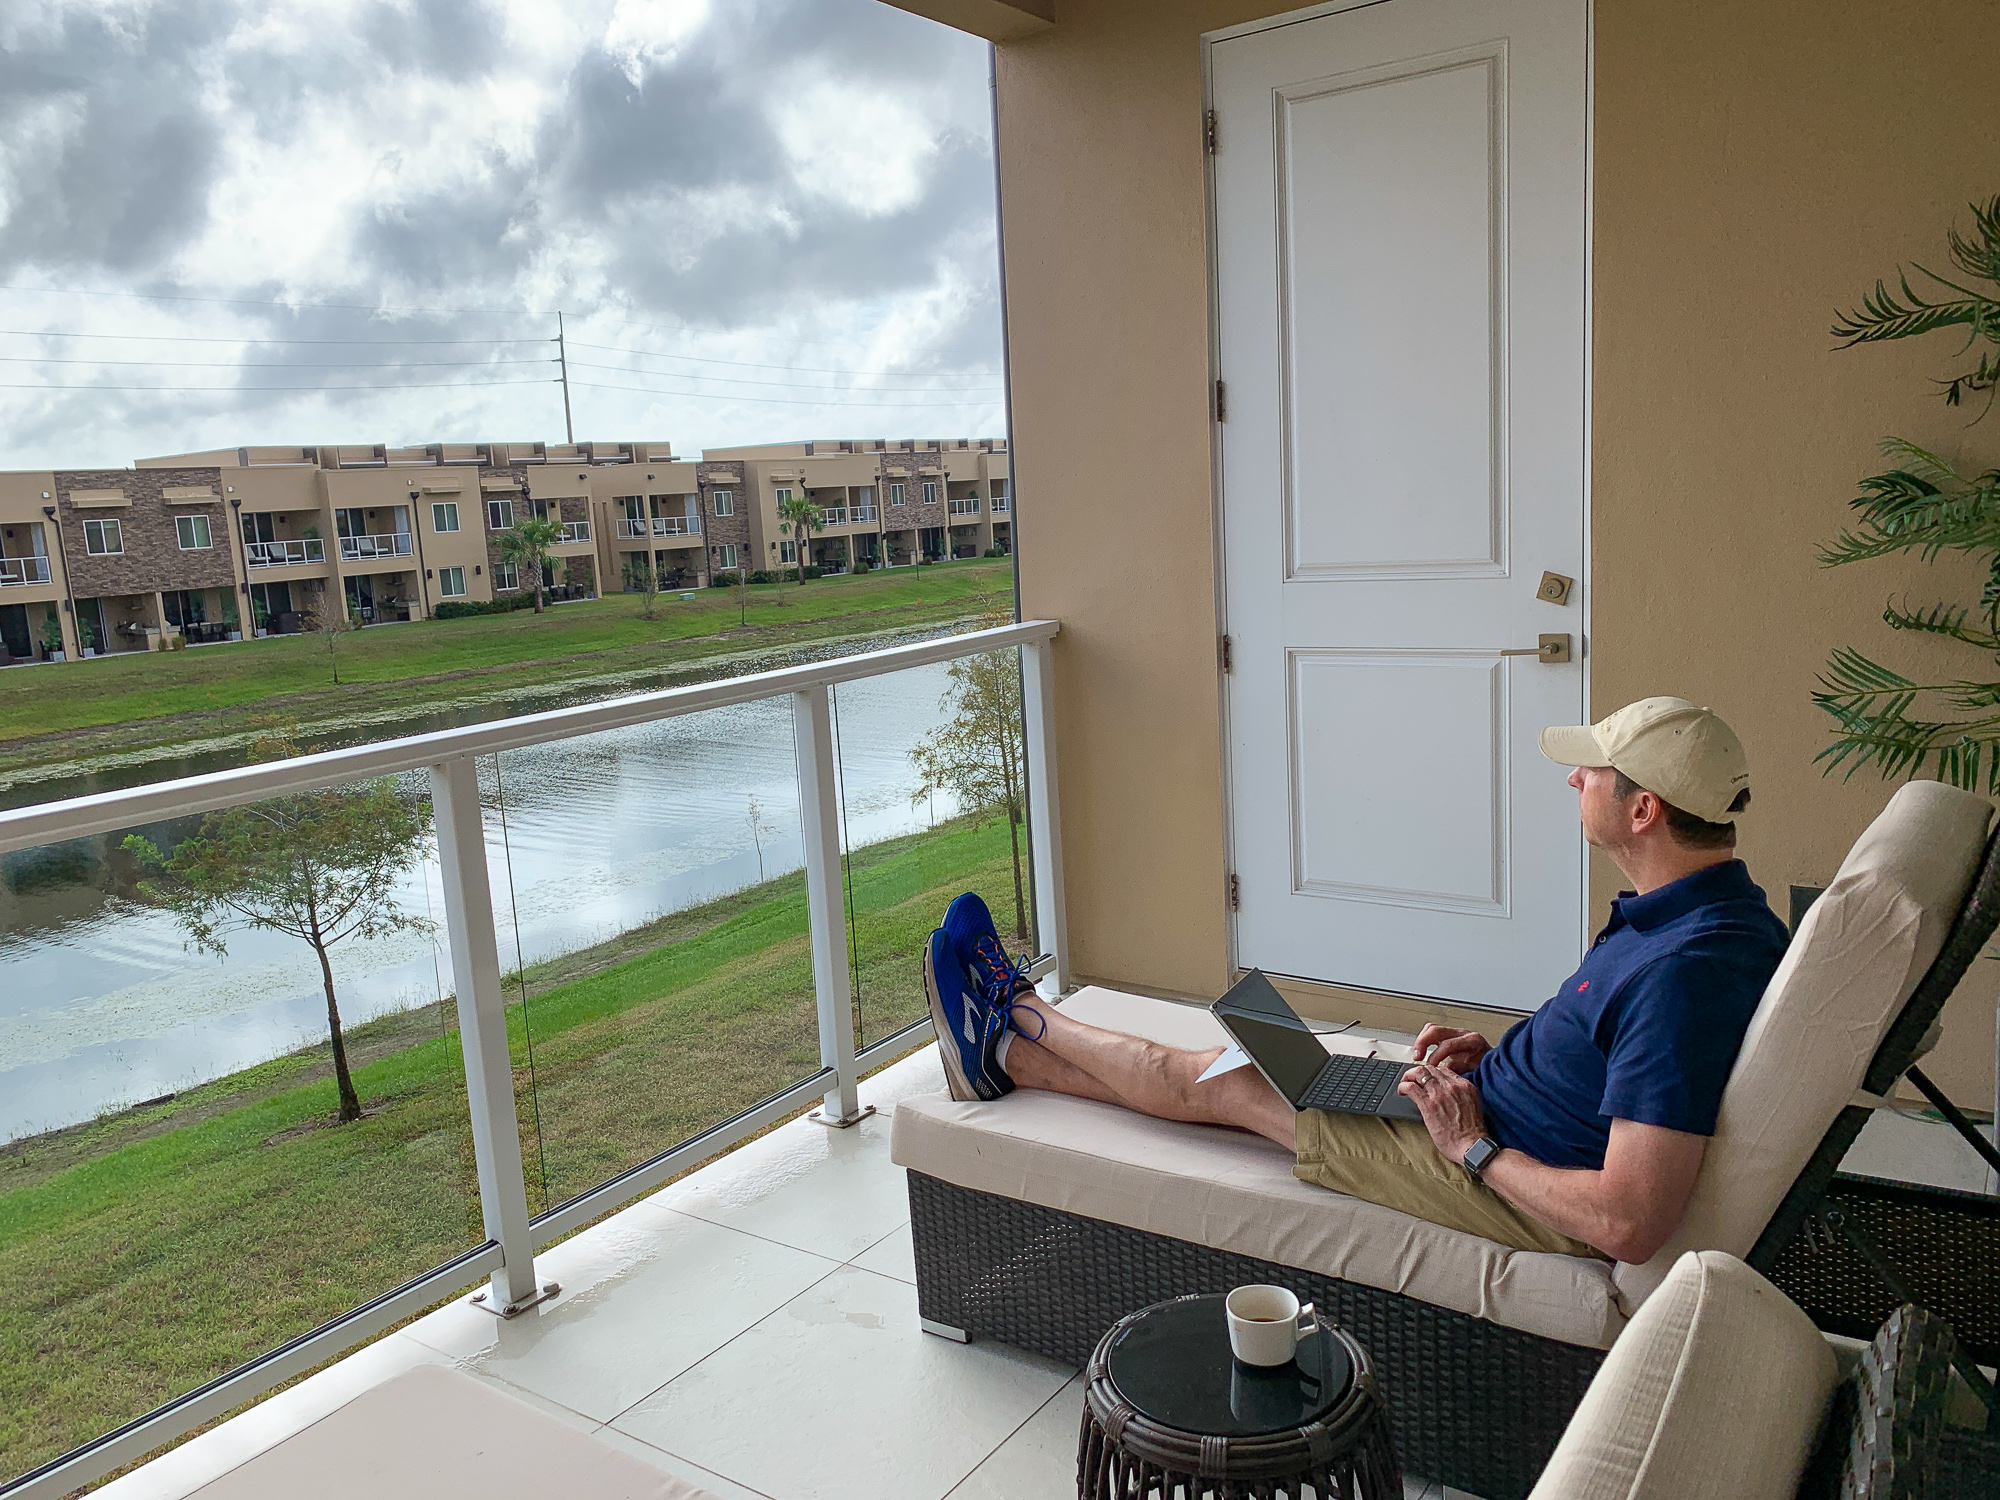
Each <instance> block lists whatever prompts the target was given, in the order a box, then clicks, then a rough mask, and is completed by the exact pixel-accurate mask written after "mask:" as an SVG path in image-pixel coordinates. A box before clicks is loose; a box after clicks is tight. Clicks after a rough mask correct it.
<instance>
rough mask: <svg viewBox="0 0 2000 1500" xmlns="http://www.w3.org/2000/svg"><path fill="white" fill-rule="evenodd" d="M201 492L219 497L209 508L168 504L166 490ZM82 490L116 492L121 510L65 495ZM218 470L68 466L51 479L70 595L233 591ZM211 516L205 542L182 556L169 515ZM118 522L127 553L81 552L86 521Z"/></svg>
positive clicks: (230, 540) (229, 543) (233, 572)
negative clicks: (122, 498)
mask: <svg viewBox="0 0 2000 1500" xmlns="http://www.w3.org/2000/svg"><path fill="white" fill-rule="evenodd" d="M189 488H192V489H201V488H206V489H209V490H211V491H213V492H214V494H215V495H216V496H217V498H216V499H215V500H213V501H210V502H208V503H206V504H199V505H191V504H174V505H170V504H168V503H167V501H166V499H165V498H164V492H165V491H166V490H169V489H189ZM79 490H120V491H122V492H123V493H124V496H125V499H126V501H127V502H128V503H127V504H125V505H122V506H91V505H84V506H78V505H76V504H74V503H72V501H71V499H70V497H71V495H73V494H74V493H76V492H77V491H79ZM221 495H222V471H221V470H220V469H66V470H59V471H57V473H56V476H55V496H56V519H57V520H58V521H59V522H60V523H61V525H60V528H59V529H60V531H61V533H62V556H63V567H64V568H65V570H66V571H67V572H68V574H69V584H70V589H71V591H72V592H73V593H74V594H75V595H76V597H77V598H79V599H94V598H99V597H102V596H106V595H115V594H151V593H156V592H164V591H167V590H172V589H223V590H233V589H234V588H235V587H236V569H235V564H234V563H233V562H232V561H231V557H230V548H231V547H232V546H234V544H235V538H234V537H233V536H232V535H231V534H230V530H229V519H228V517H227V515H226V514H225V507H224V505H223V503H222V500H221V498H220V497H221ZM183 515H200V516H207V517H208V537H209V545H208V546H207V548H205V549H203V550H200V551H191V552H183V551H182V550H181V546H180V537H179V534H178V532H177V530H176V528H175V526H174V518H175V517H176V516H183ZM96 520H116V521H117V522H118V523H119V529H120V530H121V531H122V532H123V533H124V537H123V540H124V544H125V550H124V552H123V553H121V554H118V555H115V556H109V557H105V556H96V557H93V556H91V555H90V554H89V553H88V552H86V551H85V550H84V540H83V523H84V522H85V521H96Z"/></svg>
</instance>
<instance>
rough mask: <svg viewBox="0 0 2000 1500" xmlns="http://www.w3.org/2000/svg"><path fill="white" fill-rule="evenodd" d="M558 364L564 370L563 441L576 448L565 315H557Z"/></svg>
mask: <svg viewBox="0 0 2000 1500" xmlns="http://www.w3.org/2000/svg"><path fill="white" fill-rule="evenodd" d="M556 364H557V365H558V366H559V367H560V368H561V370H562V388H563V441H564V442H566V443H568V444H569V445H570V446H571V447H572V448H574V447H575V446H576V424H575V423H573V422H571V421H570V418H569V346H568V345H567V344H565V343H564V342H563V315H562V314H561V313H560V312H558V313H557V314H556Z"/></svg>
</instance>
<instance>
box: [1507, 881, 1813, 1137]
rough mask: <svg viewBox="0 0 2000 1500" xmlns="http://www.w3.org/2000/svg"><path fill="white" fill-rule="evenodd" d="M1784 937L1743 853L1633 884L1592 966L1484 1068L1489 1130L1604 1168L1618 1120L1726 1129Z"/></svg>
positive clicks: (1594, 950)
mask: <svg viewBox="0 0 2000 1500" xmlns="http://www.w3.org/2000/svg"><path fill="white" fill-rule="evenodd" d="M1786 942H1787V936H1786V932H1785V927H1784V924H1783V923H1782V922H1780V921H1779V920H1778V919H1777V918H1776V917H1775V916H1773V915H1772V913H1771V908H1770V907H1769V906H1767V905H1765V903H1764V893H1763V891H1761V890H1759V889H1758V888H1757V886H1756V885H1754V884H1753V883H1752V882H1751V880H1750V871H1749V868H1748V867H1747V866H1745V865H1744V863H1743V861H1742V860H1740V859H1732V860H1727V861H1725V862H1724V863H1722V864H1718V865H1710V866H1709V867H1708V868H1707V869H1705V870H1697V871H1696V872H1695V873H1694V874H1692V875H1686V876H1683V877H1682V878H1681V879H1679V880H1676V881H1674V882H1673V883H1672V884H1671V885H1663V886H1661V887H1660V888H1659V889H1658V890H1652V891H1648V892H1646V894H1645V895H1643V896H1635V895H1633V894H1632V893H1631V892H1630V891H1627V892H1625V893H1624V894H1623V895H1621V896H1620V897H1619V898H1618V899H1617V900H1616V901H1614V902H1612V903H1611V920H1610V921H1609V922H1608V923H1606V924H1605V927H1604V931H1602V932H1600V933H1599V934H1598V935H1597V941H1596V942H1595V943H1593V944H1592V945H1591V949H1590V952H1589V953H1588V954H1587V955H1585V957H1584V960H1583V967H1582V968H1580V969H1578V970H1577V971H1576V972H1575V973H1574V974H1572V975H1570V977H1569V978H1568V980H1566V981H1565V982H1564V984H1563V987H1562V989H1561V990H1560V991H1558V992H1557V994H1556V995H1555V997H1554V998H1553V999H1551V1000H1550V1001H1549V1002H1548V1003H1547V1004H1546V1005H1544V1006H1543V1007H1542V1008H1541V1009H1540V1010H1538V1011H1536V1012H1535V1013H1534V1014H1533V1015H1532V1016H1530V1017H1529V1018H1528V1019H1527V1020H1525V1021H1523V1022H1521V1023H1520V1024H1519V1025H1517V1026H1515V1027H1513V1028H1512V1029H1511V1030H1510V1031H1508V1033H1507V1035H1506V1036H1505V1037H1503V1038H1501V1041H1500V1045H1499V1046H1497V1047H1495V1048H1494V1049H1493V1050H1492V1051H1490V1052H1488V1053H1487V1054H1486V1056H1485V1057H1483V1058H1481V1059H1480V1061H1479V1066H1478V1067H1477V1068H1475V1069H1474V1070H1473V1073H1472V1077H1473V1081H1474V1082H1476V1083H1477V1084H1478V1085H1479V1092H1480V1099H1481V1102H1482V1103H1483V1104H1484V1106H1485V1110H1486V1120H1487V1126H1488V1131H1489V1133H1490V1134H1491V1135H1492V1137H1493V1139H1494V1140H1496V1141H1498V1142H1499V1143H1500V1144H1501V1145H1503V1146H1511V1147H1513V1148H1514V1149H1515V1150H1517V1151H1525V1152H1526V1153H1527V1154H1528V1155H1530V1156H1532V1157H1534V1158H1535V1159H1536V1160H1538V1161H1543V1162H1546V1163H1548V1164H1549V1165H1550V1166H1552V1167H1586V1168H1590V1169H1592V1170H1595V1169H1598V1168H1601V1167H1602V1166H1603V1165H1604V1148H1605V1146H1606V1145H1607V1144H1608V1143H1609V1141H1610V1139H1611V1122H1612V1121H1613V1120H1636V1121H1638V1122H1639V1123H1640V1124H1642V1125H1664V1126H1665V1127H1666V1128H1667V1129H1669V1130H1682V1131H1686V1132H1687V1133H1688V1134H1690V1135H1713V1134H1715V1116H1716V1111H1717V1110H1718V1109H1719V1108H1720V1107H1721V1104H1722V1086H1723V1085H1724V1084H1725V1083H1727V1082H1728V1081H1729V1070H1730V1068H1731V1067H1732V1066H1734V1065H1735V1062H1736V1052H1737V1049H1738V1048H1739V1047H1741V1046H1742V1045H1743V1033H1744V1031H1745V1030H1746V1029H1747V1028H1748V1027H1749V1025H1750V1016H1751V1014H1752V1013H1753V1012H1754V1011H1755V1010H1756V1009H1757V1001H1758V999H1759V998H1760V997H1761V996H1762V995H1763V993H1764V986H1765V985H1767V984H1769V983H1770V981H1771V975H1772V974H1773V973H1774V972H1775V971H1776V970H1777V967H1778V960H1779V959H1780V958H1782V957H1783V956H1784V953H1785V944H1786Z"/></svg>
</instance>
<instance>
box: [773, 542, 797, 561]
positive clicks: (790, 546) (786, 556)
mask: <svg viewBox="0 0 2000 1500" xmlns="http://www.w3.org/2000/svg"><path fill="white" fill-rule="evenodd" d="M798 560H799V544H798V543H797V542H780V543H778V561H779V562H781V563H795V562H797V561H798Z"/></svg>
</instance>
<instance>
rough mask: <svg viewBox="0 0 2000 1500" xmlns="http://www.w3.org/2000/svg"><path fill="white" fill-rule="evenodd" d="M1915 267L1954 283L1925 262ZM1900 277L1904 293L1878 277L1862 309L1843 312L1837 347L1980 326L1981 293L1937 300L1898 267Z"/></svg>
mask: <svg viewBox="0 0 2000 1500" xmlns="http://www.w3.org/2000/svg"><path fill="white" fill-rule="evenodd" d="M1913 269H1915V270H1916V271H1917V272H1918V274H1920V275H1923V276H1928V277H1929V278H1930V279H1931V280H1932V281H1935V282H1937V283H1939V284H1940V285H1944V286H1949V285H1950V283H1949V282H1947V281H1945V279H1944V278H1943V277H1942V276H1939V275H1938V274H1937V273H1936V272H1934V271H1927V270H1925V269H1924V268H1923V267H1922V266H1916V267H1914V268H1913ZM1896 280H1897V283H1898V284H1899V285H1900V286H1901V288H1902V294H1901V296H1900V297H1899V296H1898V295H1897V294H1896V293H1895V292H1892V291H1890V290H1889V287H1888V283H1886V282H1882V281H1878V282H1876V283H1875V290H1874V291H1872V292H1870V293H1869V294H1868V295H1867V296H1865V297H1863V298H1862V299H1861V307H1860V309H1859V310H1858V311H1855V312H1849V313H1843V314H1841V315H1840V316H1839V317H1838V318H1837V319H1836V320H1835V321H1834V325H1833V327H1832V329H1831V330H1830V332H1831V333H1832V334H1833V336H1834V337H1835V338H1837V339H1839V340H1840V343H1839V345H1838V346H1837V347H1839V348H1842V349H1852V348H1853V347H1854V346H1855V345H1856V344H1879V343H1883V342H1885V341H1886V340H1889V339H1907V338H1915V337H1917V336H1919V335H1921V334H1926V333H1935V332H1936V331H1937V330H1938V329H1940V328H1966V327H1970V328H1973V329H1975V330H1978V329H1979V328H1980V326H1981V322H1982V319H1981V315H1980V309H1981V304H1982V302H1984V300H1985V299H1984V298H1982V297H1980V296H1979V295H1978V294H1977V293H1968V294H1966V295H1963V296H1959V297H1953V298H1949V299H1945V300H1941V301H1936V302H1933V301H1930V300H1928V299H1926V298H1924V297H1923V296H1921V295H1919V294H1918V293H1917V291H1916V290H1915V289H1914V288H1912V287H1911V285H1910V277H1909V273H1908V272H1907V271H1898V272H1897V273H1896ZM1954 290H1957V289H1956V288H1954Z"/></svg>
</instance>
